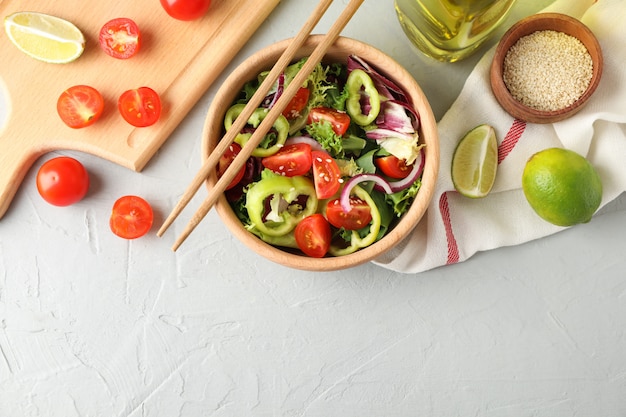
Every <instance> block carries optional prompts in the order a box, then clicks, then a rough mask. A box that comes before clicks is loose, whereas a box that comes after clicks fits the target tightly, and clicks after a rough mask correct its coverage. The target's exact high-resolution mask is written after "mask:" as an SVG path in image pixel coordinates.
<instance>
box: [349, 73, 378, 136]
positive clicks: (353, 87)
mask: <svg viewBox="0 0 626 417" xmlns="http://www.w3.org/2000/svg"><path fill="white" fill-rule="evenodd" d="M346 89H347V91H348V98H347V100H346V111H347V112H348V114H349V115H350V117H351V118H352V120H354V122H355V123H356V124H358V125H360V126H367V125H370V124H372V123H374V120H376V118H377V117H378V113H380V94H378V90H377V89H376V86H375V85H374V81H372V78H371V77H370V76H369V75H368V74H367V73H366V72H365V71H363V70H361V69H355V70H352V72H350V75H348V80H347V81H346ZM362 94H365V95H367V96H368V97H369V102H370V111H369V113H368V114H363V110H362V108H361V95H362Z"/></svg>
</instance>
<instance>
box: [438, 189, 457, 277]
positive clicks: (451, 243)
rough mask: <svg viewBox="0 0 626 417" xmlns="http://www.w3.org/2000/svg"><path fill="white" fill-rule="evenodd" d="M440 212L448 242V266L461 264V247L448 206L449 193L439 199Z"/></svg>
mask: <svg viewBox="0 0 626 417" xmlns="http://www.w3.org/2000/svg"><path fill="white" fill-rule="evenodd" d="M439 212H441V218H442V219H443V225H444V227H445V229H446V239H447V241H448V259H447V261H446V265H449V264H454V263H457V262H459V247H458V246H457V244H456V239H455V237H454V232H453V230H452V222H451V221H450V207H449V206H448V193H447V192H445V193H443V194H441V197H440V198H439Z"/></svg>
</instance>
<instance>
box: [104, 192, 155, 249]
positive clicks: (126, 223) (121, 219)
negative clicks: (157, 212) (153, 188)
mask: <svg viewBox="0 0 626 417" xmlns="http://www.w3.org/2000/svg"><path fill="white" fill-rule="evenodd" d="M153 219H154V214H153V212H152V207H151V206H150V203H148V202H147V201H146V200H144V199H143V198H141V197H137V196H134V195H126V196H123V197H120V198H119V199H118V200H117V201H116V202H115V204H113V210H112V211H111V218H110V220H109V226H110V227H111V231H112V232H113V233H115V234H116V235H117V236H119V237H121V238H124V239H136V238H138V237H141V236H143V235H145V234H146V233H148V231H149V230H150V228H151V227H152V221H153Z"/></svg>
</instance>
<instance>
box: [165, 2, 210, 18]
mask: <svg viewBox="0 0 626 417" xmlns="http://www.w3.org/2000/svg"><path fill="white" fill-rule="evenodd" d="M161 6H163V8H164V9H165V11H166V12H167V14H169V15H170V16H172V17H173V18H174V19H178V20H196V19H199V18H201V17H202V16H204V14H205V13H206V12H207V10H209V7H210V6H211V0H161Z"/></svg>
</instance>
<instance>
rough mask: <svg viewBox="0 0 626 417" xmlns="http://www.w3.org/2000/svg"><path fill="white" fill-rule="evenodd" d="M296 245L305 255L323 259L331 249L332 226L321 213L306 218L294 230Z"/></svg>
mask: <svg viewBox="0 0 626 417" xmlns="http://www.w3.org/2000/svg"><path fill="white" fill-rule="evenodd" d="M294 236H295V238H296V243H297V244H298V247H299V248H300V250H301V251H302V252H304V253H305V255H308V256H310V257H312V258H323V257H324V255H326V252H328V249H329V248H330V240H331V233H330V225H329V224H328V221H326V219H325V218H324V216H322V215H321V214H319V213H315V214H312V215H310V216H308V217H305V218H304V219H302V220H301V221H300V223H298V224H297V226H296V228H295V229H294Z"/></svg>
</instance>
